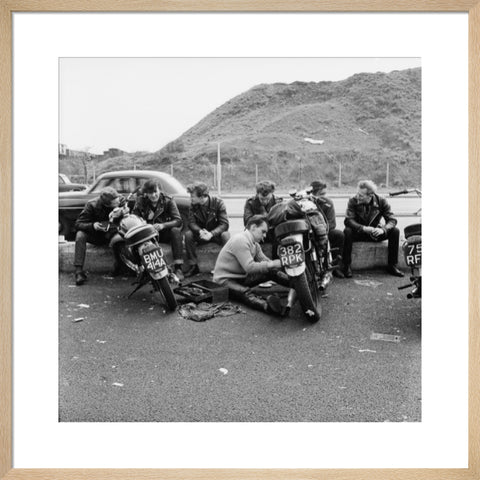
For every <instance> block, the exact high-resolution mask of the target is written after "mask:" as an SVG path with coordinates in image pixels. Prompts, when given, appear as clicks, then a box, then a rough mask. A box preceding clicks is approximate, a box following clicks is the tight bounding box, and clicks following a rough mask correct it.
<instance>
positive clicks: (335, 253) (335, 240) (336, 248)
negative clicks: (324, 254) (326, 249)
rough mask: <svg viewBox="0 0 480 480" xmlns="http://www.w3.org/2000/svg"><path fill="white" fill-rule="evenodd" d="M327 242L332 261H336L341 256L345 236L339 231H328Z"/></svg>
mask: <svg viewBox="0 0 480 480" xmlns="http://www.w3.org/2000/svg"><path fill="white" fill-rule="evenodd" d="M328 241H329V242H330V250H332V258H333V261H336V260H337V259H338V257H340V258H342V256H343V246H344V243H345V236H344V234H343V232H342V231H341V230H337V229H334V230H330V231H329V232H328Z"/></svg>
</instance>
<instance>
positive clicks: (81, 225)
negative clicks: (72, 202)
mask: <svg viewBox="0 0 480 480" xmlns="http://www.w3.org/2000/svg"><path fill="white" fill-rule="evenodd" d="M112 210H113V208H112V207H107V206H106V205H105V204H104V203H103V202H102V200H101V199H100V197H96V198H93V199H92V200H89V201H88V202H87V203H86V205H85V208H84V209H83V210H82V212H81V213H80V215H79V216H78V218H77V220H76V221H75V228H76V229H77V230H82V231H83V232H87V233H97V230H95V229H94V228H93V224H94V223H95V222H108V221H109V218H108V215H109V214H110V212H111V211H112ZM116 231H117V226H116V225H112V224H111V225H110V228H109V230H108V233H109V235H111V234H113V233H115V232H116ZM100 233H101V232H100Z"/></svg>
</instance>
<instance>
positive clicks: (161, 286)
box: [152, 277, 177, 312]
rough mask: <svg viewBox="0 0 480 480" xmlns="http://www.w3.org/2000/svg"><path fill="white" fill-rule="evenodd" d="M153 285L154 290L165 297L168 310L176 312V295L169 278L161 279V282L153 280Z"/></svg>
mask: <svg viewBox="0 0 480 480" xmlns="http://www.w3.org/2000/svg"><path fill="white" fill-rule="evenodd" d="M152 284H153V288H154V289H155V290H156V291H157V292H160V293H161V294H162V295H163V298H164V299H165V301H166V303H167V307H168V309H169V310H170V311H171V312H173V311H175V310H176V308H177V300H176V299H175V294H174V293H173V291H172V287H171V286H170V284H169V283H168V279H167V277H163V278H160V279H159V280H153V279H152Z"/></svg>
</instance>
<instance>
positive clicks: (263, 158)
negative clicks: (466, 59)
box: [97, 69, 421, 191]
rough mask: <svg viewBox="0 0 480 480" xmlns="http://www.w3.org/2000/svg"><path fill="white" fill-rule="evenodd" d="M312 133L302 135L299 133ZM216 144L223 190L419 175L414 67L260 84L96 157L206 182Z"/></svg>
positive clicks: (404, 179)
mask: <svg viewBox="0 0 480 480" xmlns="http://www.w3.org/2000/svg"><path fill="white" fill-rule="evenodd" d="M306 139H309V140H306ZM218 143H220V145H221V157H222V165H223V175H222V179H223V189H224V190H231V191H235V190H251V188H252V185H253V184H254V182H255V179H256V178H257V177H256V170H257V172H258V179H259V180H260V179H264V178H268V179H271V180H273V181H275V182H276V183H277V184H278V186H279V187H280V188H291V187H296V186H300V185H305V184H306V183H309V182H310V181H311V180H312V179H314V178H318V177H323V178H324V179H326V180H327V182H328V183H329V184H330V185H331V186H332V187H333V186H335V185H336V184H337V183H338V180H339V170H340V165H341V172H342V176H341V181H342V185H351V186H353V185H355V184H356V182H357V180H358V179H359V178H371V179H373V180H374V181H376V182H377V183H378V184H379V185H381V184H385V182H386V172H387V164H389V184H390V186H420V183H421V70H420V69H409V70H403V71H395V72H391V73H389V74H384V73H375V74H369V73H362V74H357V75H354V76H352V77H350V78H348V79H346V80H344V81H340V82H318V83H316V82H310V83H304V82H294V83H291V84H280V83H276V84H268V85H267V84H262V85H258V86H255V87H253V88H251V89H250V90H248V91H247V92H245V93H242V94H240V95H238V96H237V97H234V98H232V99H231V100H230V101H228V102H226V103H225V104H223V105H221V106H220V107H219V108H217V109H216V110H214V111H213V112H212V113H210V114H209V115H207V116H206V117H205V118H204V119H202V120H201V121H200V122H199V123H198V124H196V125H194V126H193V127H192V128H190V129H189V130H188V131H187V132H185V133H184V134H183V135H182V136H180V137H179V138H178V139H176V140H175V141H174V142H171V143H170V144H168V145H166V146H165V147H163V148H161V149H160V150H159V151H157V152H154V153H145V152H143V153H137V154H129V155H124V156H123V157H117V158H114V159H108V160H105V161H100V162H99V164H98V166H97V172H98V171H105V170H108V169H113V168H120V166H123V165H126V164H128V165H129V167H128V168H131V165H132V164H133V161H135V163H136V165H137V167H138V168H152V169H158V170H163V171H167V172H170V169H171V168H172V167H171V166H173V172H174V175H175V176H176V177H178V178H179V179H180V180H181V181H182V182H184V183H189V182H191V181H193V180H196V179H202V180H203V181H206V182H207V183H209V184H213V180H214V177H213V175H214V174H213V170H214V166H215V164H216V161H217V144H218Z"/></svg>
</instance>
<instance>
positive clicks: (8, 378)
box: [0, 0, 480, 480]
mask: <svg viewBox="0 0 480 480" xmlns="http://www.w3.org/2000/svg"><path fill="white" fill-rule="evenodd" d="M47 11H48V12H136V11H144V12H173V11H175V12H209V11H222V12H246V11H248V12H260V11H263V12H277V11H278V12H280V11H281V12H333V11H335V12H379V11H380V12H468V22H469V185H468V186H469V265H470V269H469V382H468V387H469V454H468V458H469V461H468V468H465V469H294V470H292V469H161V470H158V469H14V468H12V435H13V425H12V410H13V401H12V387H13V385H12V367H13V364H12V363H13V362H12V353H13V352H12V330H13V328H12V273H13V272H12V262H11V258H12V255H11V252H12V195H11V193H12V113H13V112H12V60H13V59H12V22H13V15H12V14H13V13H14V12H47ZM0 55H1V57H0V65H1V69H0V92H1V95H0V112H2V113H1V115H0V161H1V169H0V199H1V201H0V205H1V206H0V212H1V217H0V225H1V228H0V252H1V258H2V262H1V268H0V298H1V300H0V392H1V401H0V478H5V479H12V480H13V479H18V480H20V479H25V480H26V479H33V478H35V479H38V480H41V479H49V480H56V479H77V478H82V479H85V480H87V479H92V480H101V479H111V480H113V479H122V480H123V479H140V478H141V479H154V478H163V479H186V478H191V479H207V478H208V479H210V478H213V479H233V478H235V479H290V478H296V479H307V478H308V479H314V478H318V479H319V478H322V479H329V478H335V479H350V478H351V479H354V478H355V479H371V478H389V479H431V480H434V479H435V480H436V479H439V478H442V479H460V478H462V479H465V480H467V479H477V478H480V382H479V379H480V362H479V360H478V359H479V358H480V333H479V301H478V299H479V298H480V269H479V267H478V265H479V261H480V258H479V256H480V255H479V254H480V252H479V235H480V231H479V225H480V221H479V219H478V205H479V203H480V198H479V197H480V188H479V186H478V179H479V178H480V175H479V174H480V68H479V65H480V0H443V1H440V0H405V1H404V2H387V1H386V0H333V1H328V0H300V1H293V0H270V1H267V0H261V1H257V2H254V1H238V0H234V1H226V2H221V1H219V0H203V1H201V2H194V1H192V0H185V1H184V0H165V1H160V0H158V1H156V0H140V1H138V2H129V1H127V0H98V1H97V2H84V1H82V0H67V1H65V0H45V1H42V2H38V1H33V0H4V1H3V2H2V4H1V5H0ZM9 260H10V261H9Z"/></svg>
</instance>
